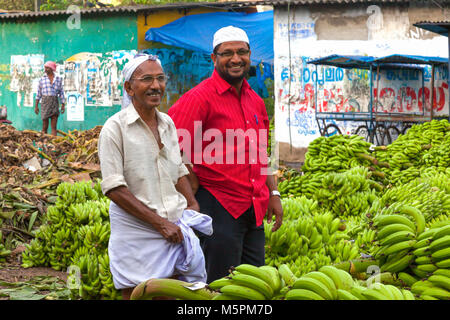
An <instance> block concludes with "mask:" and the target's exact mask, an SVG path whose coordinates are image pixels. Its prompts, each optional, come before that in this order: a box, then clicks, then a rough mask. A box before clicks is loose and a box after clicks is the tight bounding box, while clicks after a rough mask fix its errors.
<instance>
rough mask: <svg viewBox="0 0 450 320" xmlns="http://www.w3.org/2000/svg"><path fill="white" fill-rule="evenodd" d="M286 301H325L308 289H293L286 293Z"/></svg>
mask: <svg viewBox="0 0 450 320" xmlns="http://www.w3.org/2000/svg"><path fill="white" fill-rule="evenodd" d="M285 299H286V300H325V299H324V298H323V297H322V296H320V295H318V294H317V293H315V292H314V291H311V290H306V289H291V290H289V291H288V292H287V293H286V296H285Z"/></svg>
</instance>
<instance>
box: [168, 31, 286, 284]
mask: <svg viewBox="0 0 450 320" xmlns="http://www.w3.org/2000/svg"><path fill="white" fill-rule="evenodd" d="M213 48H214V50H213V53H212V54H211V58H212V60H213V62H214V71H213V74H212V76H211V77H210V78H208V79H206V80H204V81H202V82H201V83H200V84H199V85H197V86H196V87H194V88H193V89H191V90H189V91H188V92H186V93H185V94H184V95H183V96H182V97H181V98H180V99H179V100H178V101H177V102H176V103H175V104H174V105H173V106H172V107H171V108H170V109H169V112H168V113H169V116H170V117H171V118H172V119H173V121H174V122H175V126H176V127H177V133H178V136H179V143H180V149H181V150H182V152H183V156H184V159H185V161H186V160H188V161H189V162H190V163H192V165H193V166H192V170H190V171H191V172H190V175H191V176H192V177H191V179H190V180H191V181H195V180H196V179H198V182H199V185H200V186H199V189H198V190H197V192H196V199H197V201H198V203H199V204H200V210H201V212H202V213H205V214H207V215H209V216H211V217H212V218H213V230H214V231H213V232H214V233H213V235H212V236H210V237H206V236H201V238H200V242H201V245H202V249H203V252H204V254H205V260H206V271H207V274H208V283H211V282H212V281H214V280H216V279H218V278H221V277H223V276H226V275H227V274H228V271H229V268H230V267H231V266H237V265H239V264H242V263H249V264H252V265H256V266H261V265H264V264H265V257H264V256H265V252H264V244H265V236H264V226H263V219H264V216H265V215H266V213H267V216H268V217H267V221H268V222H269V223H271V221H272V217H273V215H275V223H274V226H273V231H276V230H277V229H278V228H279V227H280V226H281V223H282V217H283V209H282V206H281V200H280V196H279V192H278V191H277V185H276V182H275V179H274V176H273V175H271V174H268V170H267V169H268V168H267V163H268V157H267V140H268V132H269V119H268V116H267V112H266V109H265V106H264V101H263V100H262V99H261V98H260V97H259V96H258V95H257V94H256V93H255V92H254V91H253V90H252V89H251V87H250V85H249V84H248V82H247V80H246V79H245V76H246V74H247V73H248V70H249V68H250V54H251V52H250V45H249V41H248V37H247V34H246V33H245V31H243V30H242V29H239V28H235V27H232V26H229V27H225V28H222V29H219V30H218V31H217V32H216V33H215V34H214V41H213Z"/></svg>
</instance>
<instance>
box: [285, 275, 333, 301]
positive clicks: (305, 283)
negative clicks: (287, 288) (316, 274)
mask: <svg viewBox="0 0 450 320" xmlns="http://www.w3.org/2000/svg"><path fill="white" fill-rule="evenodd" d="M292 288H293V289H305V290H310V291H314V292H315V293H317V294H318V295H320V296H321V297H322V298H324V299H325V300H333V295H332V293H331V292H330V290H329V289H328V287H327V286H326V285H324V284H323V283H322V282H320V281H319V280H316V279H313V278H307V277H301V278H299V279H297V280H296V281H295V282H294V284H293V285H292Z"/></svg>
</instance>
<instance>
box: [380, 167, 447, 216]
mask: <svg viewBox="0 0 450 320" xmlns="http://www.w3.org/2000/svg"><path fill="white" fill-rule="evenodd" d="M449 179H450V174H447V173H445V172H436V171H430V170H428V171H426V173H425V174H423V175H421V177H419V178H417V179H414V180H412V181H409V182H407V183H405V184H401V185H397V186H394V187H392V188H389V189H386V191H385V192H384V193H383V195H382V196H381V197H380V201H381V203H380V205H381V207H388V206H390V205H392V204H394V203H397V202H403V203H407V204H409V205H411V206H413V207H415V208H417V209H419V210H420V211H421V212H422V214H423V215H424V216H425V220H426V222H427V224H428V223H432V222H434V220H433V219H436V218H438V217H439V216H441V215H443V214H445V217H447V216H448V212H450V184H449V183H448V181H449Z"/></svg>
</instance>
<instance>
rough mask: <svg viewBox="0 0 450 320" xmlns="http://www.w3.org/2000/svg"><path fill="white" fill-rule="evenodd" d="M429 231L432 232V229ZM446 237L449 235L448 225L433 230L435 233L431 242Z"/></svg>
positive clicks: (449, 227) (449, 226) (449, 228)
mask: <svg viewBox="0 0 450 320" xmlns="http://www.w3.org/2000/svg"><path fill="white" fill-rule="evenodd" d="M431 230H433V229H431ZM448 235H450V225H447V226H443V227H440V228H438V229H435V233H434V234H433V240H437V239H440V238H442V237H444V236H448Z"/></svg>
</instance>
